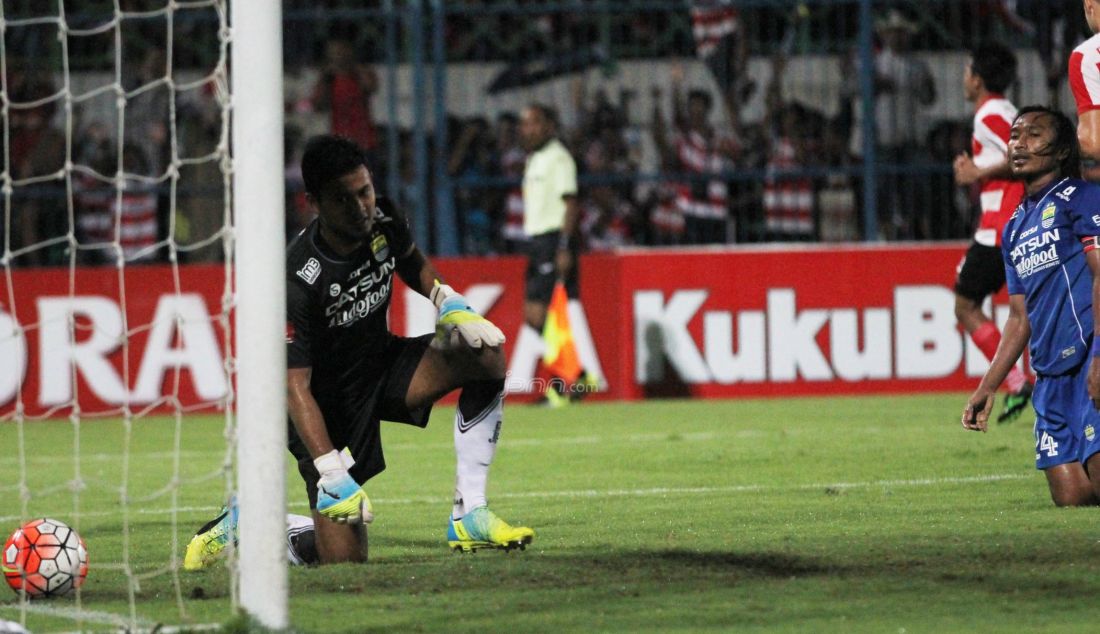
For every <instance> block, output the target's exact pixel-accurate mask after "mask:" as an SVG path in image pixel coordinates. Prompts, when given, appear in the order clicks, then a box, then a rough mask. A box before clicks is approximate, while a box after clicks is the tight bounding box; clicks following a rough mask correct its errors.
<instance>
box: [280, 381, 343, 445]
mask: <svg viewBox="0 0 1100 634" xmlns="http://www.w3.org/2000/svg"><path fill="white" fill-rule="evenodd" d="M312 376H313V368H287V371H286V408H287V412H288V413H289V414H290V420H291V421H292V422H293V423H294V430H295V431H297V432H298V437H299V438H301V439H302V442H303V443H304V444H305V446H306V450H308V451H309V455H310V457H312V458H317V457H318V456H322V455H324V454H327V453H329V452H330V451H334V450H335V449H336V447H334V446H333V444H332V439H331V438H329V435H328V429H327V428H326V427H325V417H324V416H323V415H322V414H321V408H320V406H318V405H317V399H315V398H313V393H312V392H310V390H309V384H310V379H311V378H312Z"/></svg>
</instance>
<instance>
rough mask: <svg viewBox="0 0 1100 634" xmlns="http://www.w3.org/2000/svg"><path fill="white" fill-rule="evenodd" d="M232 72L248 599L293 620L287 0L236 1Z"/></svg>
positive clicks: (281, 621)
mask: <svg viewBox="0 0 1100 634" xmlns="http://www.w3.org/2000/svg"><path fill="white" fill-rule="evenodd" d="M230 24H231V28H232V32H233V37H232V44H231V46H232V55H231V58H230V59H231V64H230V76H231V86H232V95H233V96H232V130H233V148H232V155H233V212H234V221H233V227H234V231H233V236H234V242H235V248H234V265H235V268H234V270H235V286H236V289H235V290H236V298H237V299H236V328H235V331H236V348H237V354H236V357H237V368H236V369H237V388H238V394H237V398H236V404H237V415H238V425H237V481H238V486H239V492H240V495H239V501H240V535H241V540H240V548H239V555H240V557H239V560H238V565H239V576H238V578H237V583H239V592H240V595H239V596H240V602H241V607H242V608H244V610H245V611H246V612H248V613H249V614H250V615H252V616H253V617H254V618H256V619H257V620H258V621H259V622H260V623H261V624H262V625H264V626H265V627H268V628H272V629H277V630H281V629H285V628H286V627H287V626H288V611H287V569H286V532H285V531H286V468H285V466H286V457H285V453H286V433H287V432H286V345H285V337H286V288H285V283H286V282H285V274H284V271H285V267H286V264H285V258H284V255H285V246H284V245H285V240H286V238H285V236H284V233H283V232H284V226H285V224H284V218H285V215H284V214H285V211H284V204H285V201H284V183H283V63H282V60H283V51H282V6H281V3H280V2H279V1H278V0H266V1H264V0H247V1H246V0H233V2H232V4H231V9H230Z"/></svg>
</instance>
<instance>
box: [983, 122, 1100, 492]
mask: <svg viewBox="0 0 1100 634" xmlns="http://www.w3.org/2000/svg"><path fill="white" fill-rule="evenodd" d="M1009 160H1010V164H1011V165H1012V171H1013V173H1014V174H1016V175H1017V176H1018V177H1020V178H1022V179H1023V181H1024V184H1025V188H1026V195H1025V197H1024V199H1023V201H1022V202H1021V203H1020V206H1019V207H1017V209H1016V211H1015V213H1013V215H1012V218H1011V219H1009V221H1008V224H1007V225H1005V229H1004V234H1003V236H1002V239H1003V244H1004V246H1003V249H1002V253H1003V257H1004V265H1005V274H1006V278H1007V283H1008V294H1009V307H1010V310H1011V312H1010V314H1009V317H1008V321H1007V322H1005V326H1004V339H1003V341H1002V342H1001V346H1000V347H999V348H998V349H997V354H996V355H995V356H994V357H993V362H992V363H991V364H990V366H989V371H988V372H986V374H985V376H984V377H983V378H982V381H981V383H980V384H979V385H978V389H977V390H975V392H974V394H973V395H971V397H970V399H969V400H968V401H967V404H966V407H965V408H964V409H963V415H962V425H963V427H964V428H965V429H969V430H973V431H985V430H986V428H987V420H988V418H989V410H990V408H991V407H992V400H993V393H994V391H995V390H996V389H997V386H998V385H1000V384H1001V382H1002V381H1003V380H1004V378H1005V375H1007V374H1008V371H1009V369H1010V368H1012V367H1013V366H1014V365H1015V364H1016V361H1017V360H1018V359H1019V358H1020V355H1021V354H1022V353H1023V351H1024V346H1025V345H1026V346H1028V347H1029V352H1030V354H1031V363H1032V366H1033V367H1034V368H1035V372H1036V373H1037V375H1038V379H1037V380H1036V383H1035V394H1034V399H1033V402H1034V404H1035V414H1036V417H1035V466H1036V468H1038V469H1040V470H1042V471H1043V472H1044V473H1045V474H1046V479H1047V484H1048V486H1049V488H1050V495H1051V498H1052V499H1053V501H1054V503H1055V504H1056V505H1058V506H1091V505H1095V504H1097V503H1100V458H1097V457H1096V456H1097V454H1100V437H1098V436H1097V428H1100V411H1097V405H1098V404H1100V361H1097V357H1100V337H1098V336H1097V334H1096V329H1097V326H1098V325H1100V319H1098V318H1097V313H1098V312H1100V304H1097V303H1095V302H1094V294H1095V290H1094V289H1095V288H1096V283H1097V280H1098V279H1100V249H1098V248H1097V246H1098V244H1100V187H1098V186H1097V185H1095V184H1093V183H1089V182H1088V181H1084V180H1082V179H1081V178H1080V164H1081V160H1080V154H1079V147H1078V144H1077V139H1076V138H1075V133H1074V126H1073V123H1071V122H1070V120H1069V118H1068V117H1066V116H1065V115H1064V114H1062V113H1061V112H1058V111H1056V110H1053V109H1050V108H1047V107H1044V106H1030V107H1027V108H1023V109H1022V110H1020V113H1019V114H1018V115H1017V117H1016V120H1015V121H1013V123H1012V133H1011V137H1010V141H1009Z"/></svg>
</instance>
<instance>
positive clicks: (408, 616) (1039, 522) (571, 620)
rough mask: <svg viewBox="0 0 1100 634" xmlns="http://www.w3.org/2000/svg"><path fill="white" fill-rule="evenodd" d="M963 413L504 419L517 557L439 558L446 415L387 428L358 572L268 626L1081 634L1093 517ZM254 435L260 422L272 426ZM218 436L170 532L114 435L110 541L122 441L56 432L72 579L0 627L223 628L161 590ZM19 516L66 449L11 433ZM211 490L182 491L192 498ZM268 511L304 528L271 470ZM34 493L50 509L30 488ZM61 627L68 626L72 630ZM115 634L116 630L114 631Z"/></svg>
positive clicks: (206, 602) (505, 488)
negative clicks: (128, 575)
mask: <svg viewBox="0 0 1100 634" xmlns="http://www.w3.org/2000/svg"><path fill="white" fill-rule="evenodd" d="M964 398H965V397H964V395H962V394H946V395H944V394H938V395H923V396H884V397H873V398H870V397H869V398H828V399H826V398H802V399H772V400H741V401H650V402H640V403H628V404H621V403H614V404H612V403H607V404H605V403H584V404H581V405H579V406H575V407H571V408H566V409H563V410H547V409H541V408H536V407H525V406H509V407H507V408H506V420H505V424H504V428H503V432H502V438H501V445H500V449H499V451H498V454H497V458H496V462H495V464H494V465H493V473H492V477H491V480H490V499H491V501H492V503H493V507H494V508H495V509H496V510H497V511H498V512H499V513H500V514H501V515H502V516H503V517H505V518H506V519H508V520H510V521H513V522H522V523H526V524H528V525H530V526H532V527H534V528H535V529H536V531H537V532H538V537H537V539H536V540H535V542H534V544H533V545H532V546H531V547H529V548H528V549H527V550H526V551H525V552H518V551H517V552H511V553H503V552H489V551H482V552H478V553H476V554H472V555H460V554H455V553H451V552H450V551H449V550H448V549H447V548H446V545H445V542H444V536H445V527H446V519H447V515H448V513H449V511H450V495H451V490H452V486H453V472H454V455H453V450H452V446H451V433H452V431H451V429H452V423H451V416H452V410H451V409H449V408H443V407H441V408H438V409H437V410H436V411H435V413H434V415H433V417H432V424H431V425H430V426H429V428H428V429H427V430H418V429H415V428H412V427H407V426H402V425H391V424H387V425H385V426H384V429H383V435H384V438H385V443H386V455H387V458H388V462H389V468H388V469H387V471H385V472H384V473H383V474H381V475H380V476H378V477H377V478H375V479H374V480H372V481H371V482H370V483H369V484H368V486H367V490H368V492H369V494H370V495H371V498H372V500H373V501H374V506H375V512H376V520H375V523H374V524H373V525H372V526H371V529H370V544H371V551H370V562H369V563H368V564H366V565H340V566H333V567H324V568H292V569H291V570H290V584H291V596H290V609H291V621H292V624H293V627H294V628H295V630H297V631H301V632H366V631H380V632H381V631H387V632H388V631H422V632H440V631H476V632H487V631H492V632H504V631H515V632H526V631H547V632H549V631H601V632H614V631H618V632H636V631H662V632H666V631H679V632H696V631H708V630H709V631H738V632H756V631H769V632H770V631H789V632H817V631H830V632H1006V631H1026V632H1059V633H1062V632H1093V631H1096V630H1097V628H1098V627H1100V624H1097V623H1095V622H1094V621H1095V619H1096V615H1097V612H1096V609H1095V603H1096V602H1095V597H1096V596H1097V594H1098V592H1100V556H1097V551H1098V548H1100V542H1098V540H1100V530H1098V524H1100V522H1098V521H1097V520H1098V519H1100V515H1098V512H1097V510H1094V509H1056V508H1054V507H1053V505H1052V504H1051V503H1050V500H1049V497H1048V494H1047V490H1046V484H1045V481H1044V479H1043V477H1042V475H1041V474H1040V473H1038V472H1036V471H1035V470H1034V466H1033V465H1034V463H1033V459H1034V452H1033V439H1032V436H1031V420H1032V414H1031V413H1030V412H1028V413H1027V414H1025V416H1024V417H1023V418H1022V419H1021V420H1018V421H1016V422H1015V423H1012V424H1009V425H1003V426H998V427H995V428H993V429H992V430H991V431H990V432H989V433H987V434H984V435H981V434H976V433H972V432H964V431H963V430H962V429H961V427H960V426H959V424H958V418H959V413H960V412H961V409H962V405H963V403H964ZM273 424H278V423H276V422H273ZM222 426H223V422H222V419H220V418H218V417H191V418H188V419H187V420H186V421H185V424H184V426H183V428H182V437H181V439H180V441H181V444H182V447H183V452H182V454H181V455H180V474H181V477H182V478H183V480H184V482H185V484H184V486H183V487H182V488H181V489H180V491H179V499H178V501H177V505H178V507H179V508H180V509H181V510H180V511H179V524H178V534H177V535H175V541H173V534H172V522H171V515H170V514H169V513H167V512H166V509H167V508H168V506H169V505H170V501H169V498H167V497H158V498H153V499H149V500H147V501H140V499H141V498H143V497H146V498H148V497H150V496H151V494H153V493H155V492H157V491H159V490H161V489H163V488H164V487H166V485H167V484H168V483H169V480H170V479H171V474H172V469H173V460H172V457H171V452H170V448H171V446H172V445H173V433H174V429H175V428H174V425H173V424H172V422H171V421H170V420H166V419H149V420H144V421H141V422H138V423H136V424H135V426H134V429H133V433H132V436H131V454H130V460H129V465H128V469H129V478H128V480H127V482H128V493H129V495H130V496H131V498H133V499H135V500H139V501H135V502H134V503H133V510H132V512H131V513H130V514H129V516H128V521H129V524H130V527H131V532H130V537H129V540H126V539H125V538H124V536H123V533H122V530H121V529H122V519H123V518H122V515H121V512H120V511H119V504H118V501H119V496H120V488H121V483H122V481H123V479H122V473H123V468H124V463H123V462H122V460H121V459H120V457H119V453H118V452H119V448H120V447H121V445H122V438H123V434H122V433H121V429H122V428H121V425H120V424H119V423H117V422H113V421H88V422H87V423H86V424H85V426H84V427H83V429H82V432H81V435H80V450H79V455H80V469H81V473H82V476H83V479H84V480H85V482H86V485H87V488H86V489H85V490H84V491H83V493H82V494H81V496H80V498H79V505H80V512H81V517H80V523H79V525H80V531H81V533H82V534H83V535H84V537H85V539H86V541H87V544H88V549H89V552H90V556H91V562H92V564H91V574H90V575H89V577H88V581H87V584H86V585H85V588H84V591H83V592H82V595H81V603H80V605H79V606H78V605H77V603H76V601H75V600H74V599H71V598H70V599H60V600H54V601H49V602H34V603H32V604H31V607H30V611H29V612H27V613H26V614H25V615H24V614H23V613H22V611H21V609H20V605H19V602H18V601H17V600H16V598H15V595H14V594H12V593H9V592H8V591H7V590H4V589H2V588H0V590H2V592H0V618H2V619H8V620H16V621H18V620H20V619H21V618H24V616H25V618H26V622H27V625H28V626H29V627H30V629H32V631H34V632H50V631H72V630H77V629H84V630H91V631H101V630H108V629H112V626H111V625H110V623H109V622H108V620H107V619H108V617H107V616H105V615H108V614H118V615H122V616H123V617H125V618H129V617H130V606H131V600H130V593H129V590H128V588H127V584H126V583H125V576H124V571H123V570H121V569H119V568H118V567H114V566H112V565H111V564H112V563H116V564H117V563H118V562H121V561H122V560H123V556H122V553H123V549H124V548H128V549H129V552H130V554H131V560H132V562H133V565H134V572H135V573H136V574H137V575H139V577H140V589H139V590H137V591H136V592H135V593H134V595H133V605H134V606H135V610H136V615H137V618H138V620H139V623H140V624H143V626H145V627H149V628H151V627H153V625H154V624H156V623H168V624H175V625H184V626H186V625H189V624H191V625H200V624H211V623H226V622H228V621H230V620H231V617H232V615H231V614H230V608H229V599H228V591H229V590H228V575H227V571H226V568H225V567H224V566H221V565H219V566H217V567H215V568H213V569H211V570H208V571H203V572H200V573H195V574H181V575H180V576H179V579H180V580H181V586H180V588H179V590H178V594H179V595H180V596H182V597H183V601H182V607H183V609H184V610H185V612H186V614H185V615H184V616H181V614H180V606H179V605H177V599H176V597H177V589H176V588H175V587H174V581H173V575H171V574H154V573H156V572H157V571H159V570H163V569H165V568H166V567H167V566H168V564H169V561H170V554H171V552H172V550H173V544H175V547H176V548H177V549H179V553H180V557H182V547H183V545H184V544H185V543H186V542H187V540H188V539H189V538H190V536H191V533H192V532H193V531H194V530H195V528H197V527H198V526H199V525H200V524H201V523H202V522H204V521H205V520H206V519H208V518H209V517H211V516H212V514H213V512H214V511H215V508H214V507H215V506H216V505H217V503H218V499H219V498H220V496H221V495H222V492H223V491H224V482H223V481H222V480H220V479H219V478H217V477H216V474H217V472H218V469H219V465H220V464H221V463H222V461H223V454H224V449H223V448H222V447H223V444H224V443H223V441H222ZM16 431H17V430H16V427H15V426H14V425H11V424H5V425H2V426H0V440H2V442H0V445H2V446H3V447H4V452H3V455H2V457H0V486H2V487H3V489H2V491H3V497H4V504H3V507H2V508H0V516H3V518H4V519H3V521H2V522H0V529H2V530H3V532H4V533H5V534H7V533H10V532H11V531H12V530H14V529H15V528H16V526H17V525H18V516H19V513H20V509H21V503H20V501H19V495H18V490H17V489H16V488H15V487H14V486H13V485H14V484H15V483H16V482H17V481H18V475H19V463H18V460H17V454H16V453H15V447H16V446H17V445H16V442H17V440H18V439H17V433H16ZM25 442H26V445H27V447H28V452H29V464H28V469H29V472H30V475H29V479H30V486H31V489H32V493H34V494H35V496H34V497H33V498H32V501H31V503H30V513H31V514H33V515H39V514H48V515H51V516H55V517H57V518H58V519H62V520H71V519H72V517H73V514H74V502H73V494H72V493H71V492H70V490H69V488H68V487H67V486H66V483H67V482H68V481H69V480H71V479H72V477H73V473H74V464H73V463H74V461H73V454H74V449H73V431H72V426H71V424H70V423H69V422H67V421H58V422H35V423H28V424H27V425H26V426H25ZM211 474H213V475H214V477H212V478H210V479H208V480H206V481H202V482H195V481H194V480H195V479H197V478H201V477H208V476H210V475H211ZM288 488H289V495H290V500H291V502H292V505H291V510H292V511H294V512H299V513H302V512H304V507H303V504H302V500H303V499H304V494H303V492H302V485H301V482H300V479H299V477H298V475H297V473H296V472H291V473H290V474H289V475H288ZM51 489H52V492H51V491H50V490H51ZM78 607H79V608H80V609H82V610H84V611H85V613H86V616H85V617H84V618H80V617H76V616H75V614H76V610H77V608H78ZM115 629H117V628H115Z"/></svg>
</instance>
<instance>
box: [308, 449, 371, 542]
mask: <svg viewBox="0 0 1100 634" xmlns="http://www.w3.org/2000/svg"><path fill="white" fill-rule="evenodd" d="M354 465H355V461H354V460H352V458H351V456H348V455H347V454H344V453H341V452H339V451H336V450H335V449H333V450H332V451H330V452H328V453H327V454H325V455H323V456H320V457H318V458H315V459H314V460H313V466H314V467H316V468H317V473H319V474H321V479H320V480H319V481H318V482H317V510H318V511H319V512H320V513H321V515H324V516H325V517H327V518H329V519H330V520H332V521H334V522H336V523H337V524H358V523H360V522H363V523H370V521H371V520H373V519H374V513H372V512H371V510H372V509H371V504H370V499H369V498H367V494H366V493H365V492H364V491H363V489H362V488H360V486H359V484H358V483H356V482H355V480H354V479H352V477H351V475H350V474H349V473H348V469H350V468H351V467H353V466H354Z"/></svg>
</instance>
